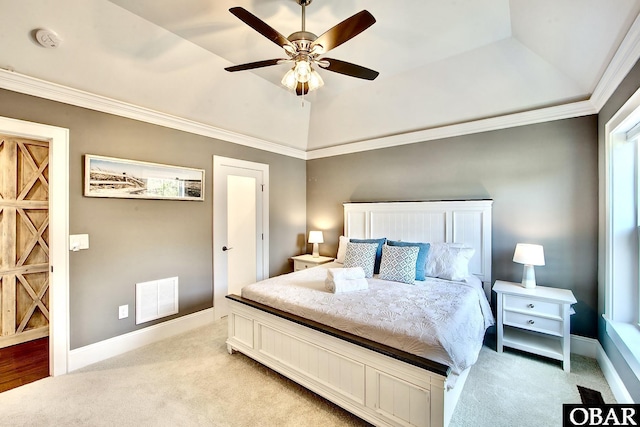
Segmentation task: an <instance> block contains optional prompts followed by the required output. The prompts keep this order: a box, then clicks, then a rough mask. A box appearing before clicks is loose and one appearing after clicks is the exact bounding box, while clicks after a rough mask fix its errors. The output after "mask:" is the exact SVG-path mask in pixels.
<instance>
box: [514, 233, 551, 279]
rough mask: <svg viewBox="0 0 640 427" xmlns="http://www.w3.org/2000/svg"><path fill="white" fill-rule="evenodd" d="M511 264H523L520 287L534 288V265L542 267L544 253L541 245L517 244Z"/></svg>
mask: <svg viewBox="0 0 640 427" xmlns="http://www.w3.org/2000/svg"><path fill="white" fill-rule="evenodd" d="M513 262H517V263H519V264H524V268H523V270H522V286H524V287H525V288H535V287H536V273H535V270H534V267H533V266H534V265H544V251H543V249H542V245H531V244H528V243H518V244H517V245H516V251H515V253H514V254H513Z"/></svg>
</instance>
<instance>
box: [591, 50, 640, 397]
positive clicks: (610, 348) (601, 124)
mask: <svg viewBox="0 0 640 427" xmlns="http://www.w3.org/2000/svg"><path fill="white" fill-rule="evenodd" d="M638 88H640V62H638V63H636V65H635V66H634V67H633V69H632V70H631V71H630V72H629V74H627V76H626V77H625V79H624V80H623V81H622V83H621V84H620V85H619V86H618V88H617V89H616V91H615V92H614V93H613V95H611V97H610V98H609V100H608V101H607V103H606V104H605V105H604V107H602V109H601V110H600V114H599V115H598V140H599V146H600V155H601V158H602V159H603V158H604V139H605V125H606V124H607V122H608V121H609V120H611V118H612V117H613V115H614V114H615V113H616V112H617V111H618V110H619V109H620V107H622V106H623V105H624V103H625V102H627V100H628V99H629V98H630V97H631V95H633V94H634V93H635V92H636V91H637V90H638ZM600 168H601V170H602V172H603V173H604V164H603V162H602V160H601V162H600ZM600 188H601V190H602V191H604V182H602V183H601V187H600ZM600 208H601V210H600V212H601V215H602V219H601V221H604V214H605V210H604V204H603V205H602V206H601V207H600ZM600 238H601V239H604V235H603V234H601V235H600ZM600 265H601V266H604V260H603V259H601V260H600ZM603 270H604V269H603ZM599 295H600V298H599V299H600V301H599V305H598V313H599V314H600V315H602V314H603V313H604V298H605V289H604V271H601V272H600V287H599ZM598 321H599V323H600V325H599V328H598V338H599V340H600V343H601V344H602V347H603V348H604V351H605V352H606V353H607V356H608V357H609V360H611V363H612V364H613V366H614V367H615V368H616V371H617V372H618V375H620V378H621V379H622V382H623V383H624V385H625V387H626V388H627V391H628V392H629V394H630V395H631V397H632V398H633V401H634V402H640V382H639V381H638V379H637V377H636V375H635V373H634V372H633V371H632V370H631V368H630V367H629V365H628V364H627V362H626V361H625V360H624V359H623V357H622V355H621V354H620V351H619V350H618V348H617V347H616V346H615V344H614V343H613V342H612V341H611V338H609V335H607V333H606V330H605V323H604V319H603V318H602V316H599V317H598Z"/></svg>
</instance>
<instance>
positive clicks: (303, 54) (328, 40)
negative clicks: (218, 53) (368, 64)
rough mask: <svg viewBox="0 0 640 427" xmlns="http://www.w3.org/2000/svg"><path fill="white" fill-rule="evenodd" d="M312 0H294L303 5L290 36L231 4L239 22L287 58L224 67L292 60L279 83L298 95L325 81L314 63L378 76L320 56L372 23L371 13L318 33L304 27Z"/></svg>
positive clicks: (364, 76)
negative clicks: (296, 28)
mask: <svg viewBox="0 0 640 427" xmlns="http://www.w3.org/2000/svg"><path fill="white" fill-rule="evenodd" d="M312 1H313V0H296V2H297V3H298V4H299V5H300V6H302V30H301V31H296V32H295V33H293V34H291V35H290V36H289V37H285V36H283V35H282V34H280V33H279V32H278V31H276V30H274V29H273V28H271V27H270V26H269V25H268V24H267V23H265V22H264V21H262V20H261V19H260V18H258V17H257V16H255V15H253V14H252V13H251V12H249V11H247V10H246V9H244V8H242V7H232V8H231V9H229V12H231V13H232V14H233V15H235V16H236V17H237V18H239V19H240V20H241V21H242V22H244V23H245V24H247V25H248V26H250V27H251V28H253V29H254V30H256V31H257V32H259V33H260V34H262V35H263V36H265V37H266V38H268V39H269V40H271V41H272V42H273V43H275V44H277V45H278V46H280V47H282V48H283V49H284V51H285V53H286V54H287V56H288V58H277V59H267V60H264V61H256V62H250V63H247V64H241V65H234V66H232V67H227V68H225V70H227V71H231V72H234V71H244V70H251V69H254V68H262V67H269V66H271V65H277V64H283V63H287V62H289V63H294V66H293V68H291V69H290V70H289V71H288V72H287V73H286V74H285V76H284V77H283V79H282V84H283V85H285V86H286V87H288V88H289V89H291V90H295V91H296V94H297V95H305V94H307V93H308V92H309V91H312V90H315V89H317V88H319V87H321V86H322V85H323V84H324V82H323V81H322V77H320V74H318V73H317V72H316V71H315V70H314V67H313V66H314V65H317V66H318V67H320V68H323V69H325V70H329V71H333V72H334V73H340V74H344V75H347V76H351V77H357V78H360V79H365V80H373V79H375V78H376V77H378V74H379V73H378V72H377V71H374V70H371V69H369V68H365V67H362V66H360V65H356V64H352V63H350V62H345V61H341V60H339V59H333V58H327V57H322V55H324V54H325V53H327V52H328V51H330V50H331V49H333V48H335V47H337V46H339V45H341V44H342V43H344V42H346V41H348V40H350V39H352V38H353V37H355V36H357V35H358V34H360V33H361V32H363V31H364V30H366V29H367V28H369V27H370V26H372V25H373V24H374V23H375V22H376V20H375V18H374V17H373V15H371V13H369V12H368V11H366V10H363V11H361V12H358V13H356V14H355V15H353V16H351V17H350V18H347V19H345V20H344V21H342V22H340V23H339V24H337V25H335V26H334V27H332V28H331V29H329V30H328V31H327V32H325V33H324V34H322V35H321V36H320V37H318V36H316V35H315V34H313V33H310V32H308V31H306V29H305V8H306V6H308V5H309V4H311V2H312Z"/></svg>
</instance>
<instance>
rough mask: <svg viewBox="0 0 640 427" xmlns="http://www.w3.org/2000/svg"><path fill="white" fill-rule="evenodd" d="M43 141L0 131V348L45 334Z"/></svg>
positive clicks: (45, 151) (46, 271) (45, 144)
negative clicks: (0, 133) (4, 133)
mask: <svg viewBox="0 0 640 427" xmlns="http://www.w3.org/2000/svg"><path fill="white" fill-rule="evenodd" d="M48 297H49V142H46V141H44V142H43V141H32V140H27V139H21V138H17V137H11V136H5V135H0V308H1V310H2V311H1V313H0V348H3V347H8V346H11V345H14V344H20V343H24V342H27V341H30V340H34V339H37V338H42V337H46V336H48V335H49V298H48Z"/></svg>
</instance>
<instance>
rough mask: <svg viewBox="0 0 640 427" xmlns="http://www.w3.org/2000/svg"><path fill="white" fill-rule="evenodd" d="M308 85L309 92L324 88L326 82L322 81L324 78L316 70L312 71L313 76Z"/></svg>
mask: <svg viewBox="0 0 640 427" xmlns="http://www.w3.org/2000/svg"><path fill="white" fill-rule="evenodd" d="M307 83H308V84H309V92H311V91H312V90H316V89H318V88H321V87H322V86H324V80H322V77H320V74H318V72H317V71H316V70H313V71H311V76H310V77H309V81H308V82H307Z"/></svg>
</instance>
